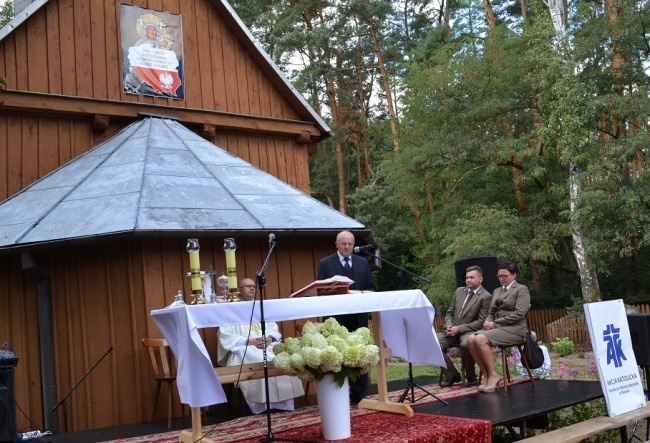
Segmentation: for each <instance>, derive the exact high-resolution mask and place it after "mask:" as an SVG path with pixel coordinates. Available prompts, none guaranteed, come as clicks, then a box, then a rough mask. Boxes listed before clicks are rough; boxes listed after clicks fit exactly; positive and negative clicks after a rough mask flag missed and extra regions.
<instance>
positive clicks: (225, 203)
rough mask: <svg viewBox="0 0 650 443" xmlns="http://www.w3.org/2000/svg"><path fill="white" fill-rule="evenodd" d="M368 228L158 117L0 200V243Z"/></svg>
mask: <svg viewBox="0 0 650 443" xmlns="http://www.w3.org/2000/svg"><path fill="white" fill-rule="evenodd" d="M363 228H364V226H363V225H362V224H361V223H359V222H357V221H356V220H354V219H352V218H350V217H348V216H346V215H344V214H342V213H340V212H338V211H336V210H334V209H332V208H330V207H329V206H327V205H325V204H323V203H321V202H320V201H318V200H316V199H314V198H312V197H310V196H308V195H307V194H305V193H303V192H301V191H300V190H298V189H296V188H294V187H293V186H290V185H288V184H286V183H284V182H283V181H281V180H279V179H277V178H275V177H273V176H272V175H270V174H268V173H266V172H264V171H262V170H260V169H258V168H256V167H255V166H253V165H252V164H250V163H248V162H246V161H244V160H242V159H241V158H239V157H236V156H235V155H233V154H230V153H229V152H227V151H225V150H223V149H221V148H219V147H217V146H216V145H214V144H212V143H210V142H208V141H207V140H205V139H203V138H201V137H200V136H198V135H196V134H195V133H193V132H192V131H190V130H189V129H187V128H186V127H184V126H183V125H181V124H180V123H178V122H176V121H173V120H168V119H160V118H147V119H144V120H139V121H137V122H135V123H132V124H131V125H129V126H128V127H126V128H125V129H124V130H122V131H121V132H120V133H118V134H117V135H115V136H114V137H112V138H111V139H109V140H107V141H105V142H103V143H101V144H100V145H98V146H96V147H95V148H93V149H91V150H90V151H88V152H86V153H84V154H82V155H80V156H78V157H76V158H75V159H73V160H72V161H70V162H69V163H67V164H65V165H63V166H62V167H60V168H59V169H57V170H55V171H53V172H51V173H50V174H48V175H46V176H45V177H43V178H41V179H40V180H38V181H36V182H34V183H33V184H31V185H30V186H28V187H27V188H25V189H23V190H22V191H20V192H19V193H17V194H15V195H14V196H12V197H10V198H9V199H7V200H5V201H4V202H2V203H0V249H14V248H17V247H25V246H30V245H35V244H42V243H53V242H68V241H71V240H84V239H96V238H97V237H98V236H99V237H102V236H127V235H140V236H147V235H161V234H174V233H176V234H180V233H183V235H186V233H187V231H191V232H192V233H196V234H204V235H209V234H210V233H219V235H223V233H224V232H225V233H229V234H235V233H238V234H245V233H247V232H248V233H254V232H257V233H259V232H269V231H274V232H304V233H313V232H325V231H326V232H331V231H339V230H342V229H363Z"/></svg>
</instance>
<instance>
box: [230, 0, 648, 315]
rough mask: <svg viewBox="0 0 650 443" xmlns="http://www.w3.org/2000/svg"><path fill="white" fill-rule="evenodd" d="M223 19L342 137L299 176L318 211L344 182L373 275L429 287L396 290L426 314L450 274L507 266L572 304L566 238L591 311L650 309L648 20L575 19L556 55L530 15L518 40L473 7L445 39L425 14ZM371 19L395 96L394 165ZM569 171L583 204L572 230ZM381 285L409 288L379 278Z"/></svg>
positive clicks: (437, 21)
mask: <svg viewBox="0 0 650 443" xmlns="http://www.w3.org/2000/svg"><path fill="white" fill-rule="evenodd" d="M232 3H233V5H234V7H235V8H236V9H237V10H238V11H239V12H240V14H241V15H242V17H243V18H244V20H245V21H246V22H247V23H249V24H250V26H252V27H253V29H254V32H255V35H256V36H257V37H258V38H259V39H260V41H261V42H262V45H263V46H264V47H265V48H266V49H267V50H268V51H269V53H270V54H271V55H272V57H273V59H274V60H276V61H277V62H278V63H279V64H280V66H282V67H283V68H284V69H285V72H286V73H287V76H288V77H289V78H290V79H291V80H292V81H293V82H294V85H295V86H296V87H297V88H298V89H299V90H300V91H301V92H302V93H303V94H304V95H305V97H306V98H307V100H308V101H309V103H312V104H313V105H314V106H315V107H316V108H317V111H318V112H320V113H321V115H323V116H325V117H326V118H327V119H328V120H330V123H331V125H332V128H333V130H334V131H335V132H336V136H335V137H334V138H331V139H328V140H326V141H324V142H322V143H321V144H320V149H319V151H318V153H316V154H315V155H313V156H312V157H311V158H310V168H311V179H312V191H313V193H314V196H315V197H316V198H319V199H321V200H322V201H324V202H326V203H328V204H329V202H330V201H331V202H333V203H332V204H333V206H335V207H338V204H339V202H338V193H339V179H341V180H342V182H343V183H344V186H345V189H346V199H347V204H348V207H349V210H348V211H349V212H348V213H349V214H350V215H352V216H353V217H355V218H357V219H358V220H359V221H361V222H362V223H364V224H365V225H366V226H367V227H368V228H369V229H371V230H372V232H373V234H374V236H375V237H376V239H377V240H378V242H379V243H380V244H381V245H382V247H383V257H384V258H386V259H388V260H391V261H393V262H395V263H398V264H399V265H401V266H404V267H406V268H407V269H409V270H411V271H414V272H416V273H417V274H421V275H424V276H425V277H427V278H428V279H429V280H431V281H432V283H431V284H430V285H426V286H421V285H420V283H415V284H414V283H413V281H410V282H407V283H406V284H407V285H408V286H409V287H413V286H416V285H417V286H421V287H422V289H423V290H425V292H426V293H427V295H428V297H429V298H430V299H431V301H432V302H433V303H434V305H435V306H436V307H438V308H440V307H442V306H446V305H447V304H448V302H449V299H450V297H451V295H452V293H453V290H454V286H455V278H454V269H453V264H454V262H455V261H456V260H458V259H462V258H467V257H472V256H496V257H497V258H498V259H499V260H503V259H509V260H514V261H516V262H517V263H518V264H519V266H520V269H521V272H520V275H519V276H518V280H519V281H521V282H522V283H524V284H526V285H528V286H529V287H530V288H531V292H532V294H533V301H532V303H533V305H534V306H536V307H542V306H543V307H566V306H569V305H571V303H572V300H574V299H576V300H580V299H581V298H582V297H581V287H580V276H579V274H578V267H577V263H576V260H575V258H574V255H573V239H572V231H571V226H572V225H571V222H572V220H574V221H577V222H579V225H580V227H581V229H582V231H583V233H584V237H585V243H586V248H587V251H588V253H589V255H590V257H591V259H592V261H593V262H594V264H595V267H596V270H597V273H598V279H599V285H600V288H601V292H602V298H603V299H612V298H625V299H626V300H633V301H636V302H640V301H646V302H647V301H648V300H650V281H648V279H647V278H645V273H646V272H645V270H646V269H647V268H648V266H650V223H649V222H650V194H649V193H648V192H646V189H648V187H649V186H650V182H649V180H650V179H649V178H648V177H647V172H646V171H647V167H646V165H645V163H646V162H647V146H648V145H650V140H649V137H650V130H649V128H648V125H647V122H648V115H649V114H650V94H648V90H649V89H650V78H649V77H648V72H647V66H648V62H650V60H648V59H649V57H650V52H648V50H647V43H646V40H647V39H646V31H645V29H647V23H648V22H649V21H650V8H648V7H647V6H646V5H640V4H634V3H629V2H628V3H621V5H620V11H619V12H620V13H619V14H618V16H617V19H616V20H612V19H611V17H608V16H607V15H606V13H605V10H604V9H603V7H602V4H600V3H597V2H596V3H593V2H592V3H588V2H587V3H580V4H570V5H569V8H567V12H568V13H569V21H568V23H567V25H568V26H567V29H568V31H569V34H568V36H567V43H569V44H562V42H559V41H558V40H557V39H556V33H555V30H554V28H553V26H552V23H551V20H550V15H549V13H548V8H547V6H546V5H545V4H544V3H543V2H541V1H539V0H532V1H531V2H529V9H528V16H529V21H528V22H526V23H523V20H522V18H521V11H520V10H519V7H520V6H507V5H494V7H495V13H496V14H497V22H498V23H499V26H497V27H496V28H494V29H488V28H487V25H486V23H485V18H484V17H485V11H484V10H483V9H481V8H476V7H475V6H474V5H472V4H470V3H467V2H452V3H449V8H450V9H449V14H450V17H449V19H450V20H449V22H448V23H444V21H443V20H442V17H440V16H439V15H438V11H436V8H435V6H433V4H432V3H431V2H426V1H423V0H417V1H414V2H409V3H408V4H407V5H406V6H405V7H404V9H401V8H400V7H399V6H400V4H398V3H397V2H391V1H379V2H371V3H370V4H366V3H364V2H361V1H359V0H345V1H342V2H337V3H336V4H333V3H330V2H298V3H296V2H279V3H278V2H276V3H270V2H268V0H240V1H234V2H232ZM517 5H518V4H517ZM402 6H403V5H402ZM369 17H371V18H372V19H373V20H374V25H375V29H376V31H377V36H378V38H379V50H380V51H381V55H382V56H383V57H384V59H385V62H386V66H387V70H388V76H389V78H388V81H389V82H390V84H391V87H392V89H393V91H394V92H396V103H397V105H396V109H397V111H398V113H399V121H398V124H399V125H398V130H399V140H398V142H399V147H400V149H399V151H398V152H396V151H394V150H393V137H392V134H391V131H390V125H389V124H388V118H387V116H388V112H387V105H386V101H385V97H384V95H383V89H382V83H381V80H383V79H382V78H381V77H380V75H379V71H378V68H377V53H376V51H375V49H376V48H375V47H374V46H373V42H372V41H371V39H370V37H369V36H370V33H369V20H368V18H369ZM617 50H618V51H620V53H621V57H620V59H619V60H620V61H621V63H620V64H619V65H617V66H615V65H614V60H616V56H617V55H618V54H617V53H616V51H617ZM328 84H331V85H334V95H328V93H327V88H326V85H328ZM335 115H336V116H337V119H336V120H335V119H334V118H333V117H334V116H335ZM336 143H339V144H340V146H341V147H342V149H343V165H342V167H343V175H342V177H339V171H340V170H339V169H338V168H337V164H336V159H335V155H334V152H335V144H336ZM366 152H368V153H369V158H368V159H366V157H365V153H366ZM366 161H368V163H366ZM366 167H368V168H370V169H371V171H370V172H371V174H370V173H368V172H366V170H365V168H366ZM570 167H574V168H575V169H574V172H575V174H574V175H573V177H575V178H576V179H577V180H578V181H579V183H580V184H581V186H582V192H581V194H580V196H579V200H578V201H577V202H576V203H577V209H576V210H574V211H573V212H572V211H570V207H569V184H570V181H569V180H570V179H571V178H572V176H571V175H570V174H569V172H570V171H569V168H570ZM378 281H379V282H380V287H381V288H383V289H395V288H398V287H400V285H402V284H404V283H405V282H400V281H399V280H398V279H397V278H396V276H395V273H394V272H393V270H392V269H388V267H384V268H383V269H382V270H381V271H380V272H378Z"/></svg>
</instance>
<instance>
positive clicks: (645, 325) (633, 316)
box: [627, 313, 650, 441]
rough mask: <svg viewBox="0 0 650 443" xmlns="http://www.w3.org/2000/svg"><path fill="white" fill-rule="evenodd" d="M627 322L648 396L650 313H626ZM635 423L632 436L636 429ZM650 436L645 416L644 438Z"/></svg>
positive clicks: (648, 420) (649, 423)
mask: <svg viewBox="0 0 650 443" xmlns="http://www.w3.org/2000/svg"><path fill="white" fill-rule="evenodd" d="M627 324H628V326H629V327H630V338H631V339H632V350H633V351H634V357H635V358H636V364H637V365H638V366H639V367H641V369H643V374H644V378H645V385H644V387H643V392H644V393H645V396H646V399H647V398H648V381H649V379H650V314H643V313H630V314H627ZM637 425H638V422H637V423H635V425H634V428H633V430H632V436H633V437H636V436H635V435H634V432H635V431H636V426H637ZM636 438H638V437H636ZM649 438H650V417H649V418H646V431H645V439H646V440H648V439H649ZM630 441H631V439H630Z"/></svg>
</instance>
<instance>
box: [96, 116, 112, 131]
mask: <svg viewBox="0 0 650 443" xmlns="http://www.w3.org/2000/svg"><path fill="white" fill-rule="evenodd" d="M109 121H110V117H109V116H108V115H99V114H95V115H94V116H93V123H92V130H93V132H95V133H98V134H101V133H102V132H104V131H106V130H107V129H108V126H109Z"/></svg>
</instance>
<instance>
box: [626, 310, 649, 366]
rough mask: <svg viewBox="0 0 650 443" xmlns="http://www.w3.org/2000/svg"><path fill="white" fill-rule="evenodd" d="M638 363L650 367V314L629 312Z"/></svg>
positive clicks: (631, 334) (633, 344)
mask: <svg viewBox="0 0 650 443" xmlns="http://www.w3.org/2000/svg"><path fill="white" fill-rule="evenodd" d="M627 324H628V325H629V326H630V336H631V338H632V350H633V351H634V356H635V357H636V364H637V365H639V366H641V367H644V368H650V314H639V313H635V314H627Z"/></svg>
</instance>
